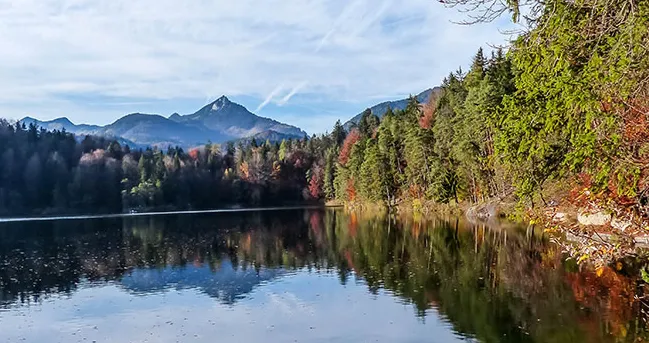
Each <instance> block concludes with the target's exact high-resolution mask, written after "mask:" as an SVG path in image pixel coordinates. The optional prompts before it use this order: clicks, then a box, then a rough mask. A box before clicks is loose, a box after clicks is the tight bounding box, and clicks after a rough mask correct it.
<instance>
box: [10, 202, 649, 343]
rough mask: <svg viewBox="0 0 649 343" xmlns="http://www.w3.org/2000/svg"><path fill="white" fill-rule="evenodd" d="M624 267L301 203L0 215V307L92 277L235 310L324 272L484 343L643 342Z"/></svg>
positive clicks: (499, 230) (464, 228) (539, 240)
mask: <svg viewBox="0 0 649 343" xmlns="http://www.w3.org/2000/svg"><path fill="white" fill-rule="evenodd" d="M620 269H621V270H619V271H614V270H613V269H609V268H606V269H603V270H599V271H598V272H594V271H586V270H579V268H577V266H576V265H574V263H570V262H566V261H564V260H563V259H562V256H561V254H560V252H559V251H557V250H556V248H554V247H553V246H551V245H549V244H548V243H547V242H546V241H545V240H544V238H543V236H542V234H540V233H539V232H530V231H528V232H526V231H525V230H519V229H516V228H505V227H495V228H489V227H486V226H480V225H474V224H469V223H466V222H463V221H462V220H459V219H456V218H452V219H450V220H449V219H446V220H443V219H435V220H414V219H407V218H401V219H395V218H393V217H387V216H378V217H377V216H375V217H367V218H366V217H361V216H358V215H356V214H347V213H344V212H342V211H340V210H331V209H330V210H313V209H309V210H304V209H303V210H289V211H278V212H269V211H266V212H247V213H219V214H214V213H212V214H195V215H189V216H188V215H182V216H180V215H178V216H173V215H171V216H152V217H146V216H142V217H134V218H104V219H93V220H83V221H47V222H21V223H2V224H0V311H11V310H12V309H14V308H19V307H21V306H23V305H25V304H35V305H37V304H39V303H41V302H42V301H43V299H44V298H47V297H51V296H59V295H62V294H63V295H73V294H74V293H75V292H76V291H77V290H78V289H79V288H80V287H84V285H88V284H90V285H105V284H112V285H116V286H118V287H120V289H123V290H124V291H126V292H129V293H131V294H133V295H134V296H147V295H149V294H154V293H160V292H166V291H169V290H187V289H192V290H197V291H199V292H201V293H202V294H206V295H208V296H210V297H211V298H213V299H214V300H215V301H217V302H219V303H221V304H224V305H228V306H236V304H237V302H238V301H241V300H243V299H245V298H246V297H247V296H248V295H249V294H250V293H251V292H253V291H254V290H255V289H257V288H259V287H264V285H266V284H268V283H269V282H274V281H277V280H282V279H283V278H286V277H288V276H291V275H296V274H299V273H308V272H310V271H318V272H321V273H329V274H335V275H336V277H337V278H338V280H339V283H340V284H341V285H346V284H349V283H358V282H360V283H361V284H362V285H364V286H363V287H366V288H367V290H368V291H369V292H370V293H372V294H376V295H377V296H388V297H396V298H398V299H399V301H402V302H405V303H408V304H411V305H412V308H413V315H414V316H417V317H419V318H420V319H421V320H422V321H423V322H425V321H426V320H427V318H429V317H430V316H436V317H439V318H441V319H442V320H443V321H446V322H448V323H449V324H450V325H451V326H452V328H453V330H454V331H455V332H456V333H457V334H460V335H462V336H463V337H468V338H472V339H476V340H478V341H480V342H637V341H644V340H646V337H647V336H648V334H647V325H646V321H645V318H646V315H645V313H644V311H643V309H642V308H641V306H640V304H639V303H638V302H637V301H635V299H636V298H637V297H641V296H642V295H643V294H644V291H645V285H644V283H643V282H642V281H641V280H639V279H638V278H637V277H636V276H635V275H636V274H637V273H630V272H629V273H627V272H626V271H625V270H624V268H620ZM330 291H331V292H336V289H331V290H330ZM341 310H344V309H341Z"/></svg>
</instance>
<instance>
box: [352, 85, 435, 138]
mask: <svg viewBox="0 0 649 343" xmlns="http://www.w3.org/2000/svg"><path fill="white" fill-rule="evenodd" d="M441 90H442V88H441V87H433V88H428V89H426V90H424V91H423V92H421V93H419V94H417V95H416V96H415V98H417V101H419V103H421V104H425V103H428V102H429V101H430V98H431V96H433V95H434V94H438V93H439V92H441ZM409 99H410V97H408V98H405V99H399V100H391V101H384V102H381V103H378V104H376V105H374V106H372V107H370V108H369V109H370V110H371V111H372V114H374V115H376V116H378V117H379V118H383V115H385V113H386V112H387V111H388V108H390V109H392V110H403V109H405V108H406V106H408V101H409ZM363 112H364V111H363ZM363 112H360V113H359V114H357V115H355V116H354V117H352V118H351V119H349V120H348V121H346V122H345V124H343V127H344V128H345V129H346V130H347V131H349V130H350V129H351V128H352V127H354V126H355V125H357V124H358V123H359V122H360V120H361V117H362V116H363Z"/></svg>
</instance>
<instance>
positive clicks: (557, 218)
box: [552, 212, 568, 222]
mask: <svg viewBox="0 0 649 343" xmlns="http://www.w3.org/2000/svg"><path fill="white" fill-rule="evenodd" d="M566 219H568V215H567V214H566V213H564V212H557V213H555V214H554V215H553V216H552V221H553V222H563V221H566Z"/></svg>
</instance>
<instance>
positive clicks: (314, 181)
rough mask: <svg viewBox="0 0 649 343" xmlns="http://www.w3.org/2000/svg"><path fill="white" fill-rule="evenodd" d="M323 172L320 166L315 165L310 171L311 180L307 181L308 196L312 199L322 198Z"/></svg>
mask: <svg viewBox="0 0 649 343" xmlns="http://www.w3.org/2000/svg"><path fill="white" fill-rule="evenodd" d="M323 174H324V173H323V170H322V168H320V166H318V165H316V166H314V167H313V169H312V170H311V180H309V194H310V195H311V197H312V198H314V199H320V198H321V197H322V185H323V181H324V177H323V176H324V175H323Z"/></svg>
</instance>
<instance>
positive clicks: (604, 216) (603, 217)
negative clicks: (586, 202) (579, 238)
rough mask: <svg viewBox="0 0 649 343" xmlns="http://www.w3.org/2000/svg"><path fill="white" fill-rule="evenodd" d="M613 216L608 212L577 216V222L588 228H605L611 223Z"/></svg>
mask: <svg viewBox="0 0 649 343" xmlns="http://www.w3.org/2000/svg"><path fill="white" fill-rule="evenodd" d="M612 218H613V216H612V215H611V214H610V213H606V212H595V213H584V212H581V213H579V214H578V215H577V221H578V222H579V224H581V225H586V226H603V225H606V224H608V223H610V222H611V219H612Z"/></svg>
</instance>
